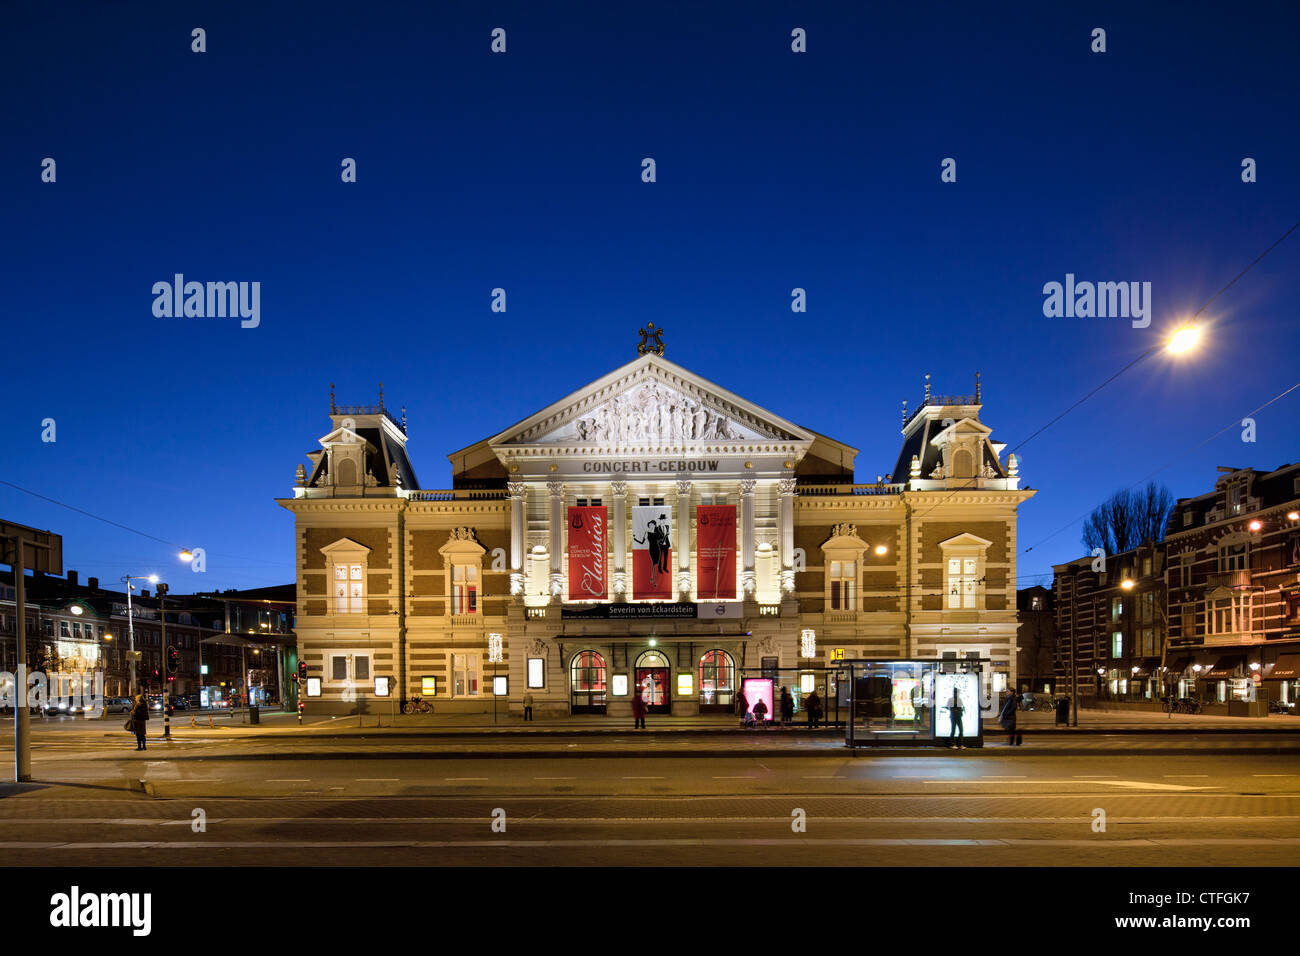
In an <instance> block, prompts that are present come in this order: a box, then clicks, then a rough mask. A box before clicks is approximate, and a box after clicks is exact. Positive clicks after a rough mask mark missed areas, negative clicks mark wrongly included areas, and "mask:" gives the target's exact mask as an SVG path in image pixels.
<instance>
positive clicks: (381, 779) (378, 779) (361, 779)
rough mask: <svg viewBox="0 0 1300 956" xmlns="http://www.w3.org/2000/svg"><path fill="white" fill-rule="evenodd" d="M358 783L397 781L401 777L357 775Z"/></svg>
mask: <svg viewBox="0 0 1300 956" xmlns="http://www.w3.org/2000/svg"><path fill="white" fill-rule="evenodd" d="M354 779H355V780H356V782H357V783H396V782H397V781H398V780H400V779H401V778H400V777H356V778H354Z"/></svg>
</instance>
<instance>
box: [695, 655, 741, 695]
mask: <svg viewBox="0 0 1300 956" xmlns="http://www.w3.org/2000/svg"><path fill="white" fill-rule="evenodd" d="M735 682H736V664H735V662H734V661H733V660H732V659H731V655H730V654H728V653H727V652H726V651H709V652H708V653H706V654H705V655H704V656H703V657H701V658H700V706H701V707H704V706H711V705H719V706H723V707H728V708H729V707H730V706H731V701H732V694H733V693H734V691H735V686H736V683H735Z"/></svg>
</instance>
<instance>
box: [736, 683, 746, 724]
mask: <svg viewBox="0 0 1300 956" xmlns="http://www.w3.org/2000/svg"><path fill="white" fill-rule="evenodd" d="M736 712H737V713H739V714H740V722H741V724H747V723H749V699H748V698H747V697H746V696H745V692H744V691H743V690H742V691H741V692H740V693H738V694H737V695H736Z"/></svg>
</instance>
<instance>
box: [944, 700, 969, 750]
mask: <svg viewBox="0 0 1300 956" xmlns="http://www.w3.org/2000/svg"><path fill="white" fill-rule="evenodd" d="M964 710H965V708H964V707H963V706H962V703H961V693H960V692H959V691H958V690H957V688H956V687H954V688H953V689H952V700H951V701H949V702H948V716H949V718H950V721H951V723H952V732H951V733H950V734H949V735H948V746H949V747H951V746H952V741H954V740H955V741H957V749H958V750H965V749H966V745H965V744H963V743H962V738H963V737H965V736H966V728H965V727H964V726H962V722H961V715H962V711H964Z"/></svg>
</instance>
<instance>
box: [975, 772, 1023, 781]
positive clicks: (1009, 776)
mask: <svg viewBox="0 0 1300 956" xmlns="http://www.w3.org/2000/svg"><path fill="white" fill-rule="evenodd" d="M984 779H985V780H1024V779H1026V778H1025V775H1024V774H1023V773H987V774H985V775H984Z"/></svg>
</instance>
